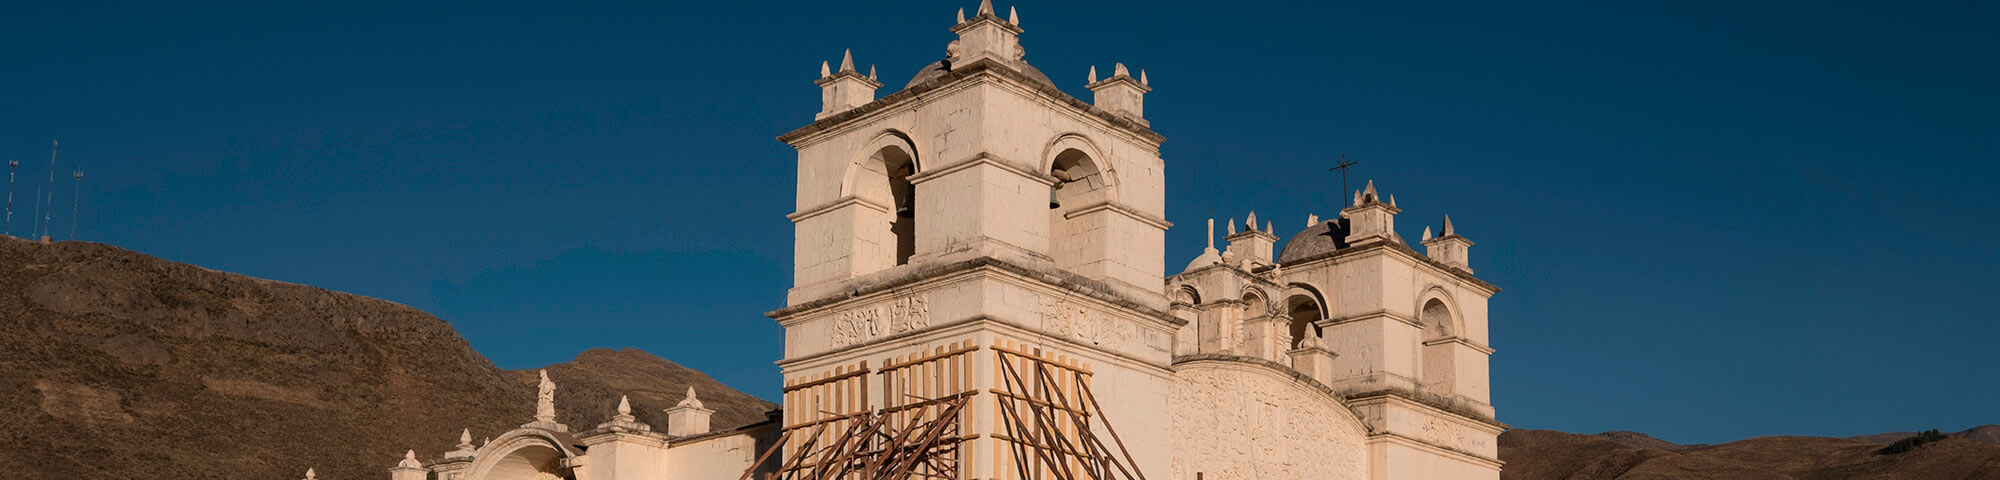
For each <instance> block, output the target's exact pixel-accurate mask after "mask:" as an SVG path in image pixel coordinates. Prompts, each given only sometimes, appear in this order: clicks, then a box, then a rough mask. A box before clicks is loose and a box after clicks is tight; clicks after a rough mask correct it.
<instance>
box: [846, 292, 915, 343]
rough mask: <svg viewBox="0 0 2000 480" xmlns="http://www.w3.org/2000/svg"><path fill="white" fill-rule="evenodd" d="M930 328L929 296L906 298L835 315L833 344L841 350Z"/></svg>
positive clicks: (910, 296) (898, 298)
mask: <svg viewBox="0 0 2000 480" xmlns="http://www.w3.org/2000/svg"><path fill="white" fill-rule="evenodd" d="M930 326H931V307H930V295H929V294H923V293H919V294H914V295H906V296H902V297H897V298H895V299H892V300H889V301H887V302H880V303H875V304H870V305H866V306H861V307H856V308H851V309H848V310H846V311H842V312H840V313H837V314H834V317H833V336H832V339H831V342H832V344H833V347H834V348H839V347H845V346H849V345H855V344H859V343H862V342H866V341H869V340H874V339H876V338H880V337H882V336H884V335H894V334H898V333H903V332H908V331H912V330H921V329H924V328H929V327H930Z"/></svg>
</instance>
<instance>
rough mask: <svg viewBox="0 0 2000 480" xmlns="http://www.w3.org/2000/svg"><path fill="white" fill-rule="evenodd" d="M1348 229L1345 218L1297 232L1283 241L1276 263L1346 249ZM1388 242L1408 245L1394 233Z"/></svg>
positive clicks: (1391, 233) (1290, 261) (1328, 221)
mask: <svg viewBox="0 0 2000 480" xmlns="http://www.w3.org/2000/svg"><path fill="white" fill-rule="evenodd" d="M1349 228H1351V227H1350V226H1349V225H1348V223H1347V219H1345V218H1337V219H1333V220H1327V221H1324V222H1320V223H1319V224H1316V225H1313V226H1310V227H1306V229H1305V230H1304V231H1301V232H1299V233H1298V234H1297V235H1292V239H1291V240H1286V241H1285V250H1284V251H1281V252H1278V263H1292V262H1294V261H1298V260H1304V259H1306V258H1310V257H1312V256H1314V255H1319V254H1322V253H1327V252H1332V251H1335V250H1339V249H1343V248H1347V247H1348V245H1347V232H1348V229H1349ZM1389 241H1392V242H1396V243H1399V244H1403V245H1409V243H1410V242H1406V241H1403V236H1402V235H1399V234H1397V233H1396V232H1389Z"/></svg>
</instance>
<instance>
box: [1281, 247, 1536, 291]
mask: <svg viewBox="0 0 2000 480" xmlns="http://www.w3.org/2000/svg"><path fill="white" fill-rule="evenodd" d="M1377 250H1383V251H1388V252H1394V253H1400V254H1402V255H1403V257H1405V258H1407V259H1409V260H1412V261H1415V262H1416V263H1418V264H1422V265H1428V266H1430V267H1431V268H1435V269H1437V270H1438V271H1439V272H1441V273H1444V274H1447V275H1450V276H1453V277H1456V278H1458V279H1459V280H1462V281H1465V282H1466V283H1468V284H1471V285H1472V286H1473V287H1477V288H1479V289H1480V290H1484V291H1486V295H1488V296H1491V295H1493V294H1496V293H1500V286H1499V285H1494V284H1492V283H1488V282H1487V281H1485V280H1480V279H1479V277H1474V276H1472V274H1471V273H1468V272H1466V271H1465V270H1462V269H1460V268H1458V267H1454V266H1451V265H1448V264H1445V263H1444V262H1440V261H1437V260H1434V259H1432V258H1431V257H1430V256H1427V255H1424V254H1421V253H1417V251H1416V250H1411V249H1410V247H1409V246H1408V245H1404V244H1401V243H1397V242H1377V243H1372V244H1368V245H1359V246H1353V247H1347V248H1343V249H1339V250H1334V251H1331V252H1326V253H1320V254H1314V255H1310V256H1307V257H1305V258H1300V259H1298V260H1293V261H1291V262H1286V263H1283V264H1282V265H1284V267H1285V269H1286V270H1291V269H1294V268H1307V267H1306V266H1305V265H1307V264H1311V263H1313V262H1318V261H1322V260H1327V259H1339V258H1341V257H1347V256H1355V255H1362V254H1368V253H1375V251H1377Z"/></svg>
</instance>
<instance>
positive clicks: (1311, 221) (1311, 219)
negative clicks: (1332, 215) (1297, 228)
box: [1306, 213, 1319, 228]
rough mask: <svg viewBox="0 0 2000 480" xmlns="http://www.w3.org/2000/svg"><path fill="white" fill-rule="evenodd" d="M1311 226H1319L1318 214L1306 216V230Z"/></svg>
mask: <svg viewBox="0 0 2000 480" xmlns="http://www.w3.org/2000/svg"><path fill="white" fill-rule="evenodd" d="M1313 225H1319V214H1317V213H1308V214H1306V228H1312V226H1313Z"/></svg>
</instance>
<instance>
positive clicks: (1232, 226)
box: [1229, 218, 1236, 235]
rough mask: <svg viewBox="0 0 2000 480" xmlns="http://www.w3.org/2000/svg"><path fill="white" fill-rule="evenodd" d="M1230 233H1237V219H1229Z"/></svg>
mask: <svg viewBox="0 0 2000 480" xmlns="http://www.w3.org/2000/svg"><path fill="white" fill-rule="evenodd" d="M1229 234H1230V235H1236V219H1234V218H1231V219H1229Z"/></svg>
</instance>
